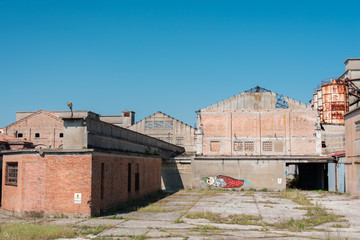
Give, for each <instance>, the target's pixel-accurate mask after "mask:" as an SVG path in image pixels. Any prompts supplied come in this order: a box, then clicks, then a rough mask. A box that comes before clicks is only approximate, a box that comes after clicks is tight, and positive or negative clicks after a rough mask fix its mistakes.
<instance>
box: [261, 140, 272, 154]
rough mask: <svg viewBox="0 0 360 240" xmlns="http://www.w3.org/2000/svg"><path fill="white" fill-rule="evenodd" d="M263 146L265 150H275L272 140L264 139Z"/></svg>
mask: <svg viewBox="0 0 360 240" xmlns="http://www.w3.org/2000/svg"><path fill="white" fill-rule="evenodd" d="M262 148H263V151H264V152H272V150H273V144H272V141H263V143H262Z"/></svg>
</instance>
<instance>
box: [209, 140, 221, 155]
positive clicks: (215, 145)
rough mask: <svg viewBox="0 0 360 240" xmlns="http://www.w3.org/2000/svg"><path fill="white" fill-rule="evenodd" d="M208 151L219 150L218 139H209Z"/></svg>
mask: <svg viewBox="0 0 360 240" xmlns="http://www.w3.org/2000/svg"><path fill="white" fill-rule="evenodd" d="M210 151H212V152H218V151H220V142H219V141H211V142H210Z"/></svg>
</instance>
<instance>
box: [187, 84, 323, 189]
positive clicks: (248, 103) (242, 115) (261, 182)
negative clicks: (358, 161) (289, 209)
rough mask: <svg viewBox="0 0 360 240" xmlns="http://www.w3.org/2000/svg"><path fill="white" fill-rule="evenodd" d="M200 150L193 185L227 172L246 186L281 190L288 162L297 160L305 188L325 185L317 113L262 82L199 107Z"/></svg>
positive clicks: (193, 165) (194, 164)
mask: <svg viewBox="0 0 360 240" xmlns="http://www.w3.org/2000/svg"><path fill="white" fill-rule="evenodd" d="M197 150H198V151H197V154H198V155H197V156H196V157H195V159H194V161H193V163H192V168H193V170H192V172H193V177H192V183H193V187H195V186H197V187H202V186H205V185H203V184H201V181H202V179H204V178H206V177H207V176H217V175H221V176H223V175H226V176H229V177H231V178H234V179H245V180H246V181H247V183H249V184H248V185H246V184H245V185H244V187H245V188H246V187H247V188H256V189H262V188H267V189H271V190H283V189H285V188H286V182H287V176H286V171H287V170H288V166H289V165H292V164H297V166H298V169H300V170H301V171H300V173H299V174H300V175H303V176H304V177H302V178H301V179H302V182H300V184H301V186H302V187H303V188H309V189H311V188H317V189H324V188H326V172H325V170H324V167H323V166H324V164H325V163H326V162H327V158H326V157H325V158H324V157H322V156H321V136H320V126H319V121H318V117H317V112H316V111H315V110H313V109H312V108H311V107H310V106H308V105H306V104H303V103H301V102H298V101H296V100H293V99H291V98H287V97H284V96H282V95H280V94H277V93H274V92H271V91H269V90H266V89H263V88H260V87H255V88H253V89H250V90H249V91H246V92H244V93H241V94H238V95H236V96H233V97H231V98H229V99H226V100H224V101H221V102H219V103H216V104H214V105H211V106H209V107H207V108H204V109H201V110H199V111H198V131H197ZM303 164H305V165H303ZM306 164H308V165H309V164H311V165H312V168H311V167H310V168H308V167H307V166H308V165H306ZM304 174H305V175H306V176H305V175H304ZM313 175H318V176H319V177H318V179H315V180H314V179H310V178H309V176H313ZM250 183H251V184H250Z"/></svg>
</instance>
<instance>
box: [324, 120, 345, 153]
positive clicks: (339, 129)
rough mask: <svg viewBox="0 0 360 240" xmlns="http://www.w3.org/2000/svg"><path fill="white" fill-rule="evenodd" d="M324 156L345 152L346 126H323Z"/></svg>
mask: <svg viewBox="0 0 360 240" xmlns="http://www.w3.org/2000/svg"><path fill="white" fill-rule="evenodd" d="M321 141H322V143H323V144H322V154H324V155H329V154H333V153H336V152H341V151H344V150H345V126H344V125H339V124H338V125H332V124H322V131H321Z"/></svg>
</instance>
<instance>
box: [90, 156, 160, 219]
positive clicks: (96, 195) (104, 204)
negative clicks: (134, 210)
mask: <svg viewBox="0 0 360 240" xmlns="http://www.w3.org/2000/svg"><path fill="white" fill-rule="evenodd" d="M102 163H103V164H104V165H103V166H104V178H103V190H102V189H101V164H102ZM129 163H131V192H130V193H129V192H128V164H129ZM137 164H138V166H139V180H140V181H139V190H138V191H135V172H136V171H137V167H136V165H137ZM92 169H93V181H92V209H93V214H99V213H100V212H102V211H106V210H109V209H111V208H112V207H114V206H118V205H119V204H121V203H125V202H126V201H128V200H130V199H134V198H139V197H141V196H144V195H147V194H149V193H153V192H156V191H158V190H160V189H161V159H160V158H159V157H153V156H136V155H133V156H131V155H123V154H107V153H94V156H93V164H92ZM101 191H103V198H101Z"/></svg>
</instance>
